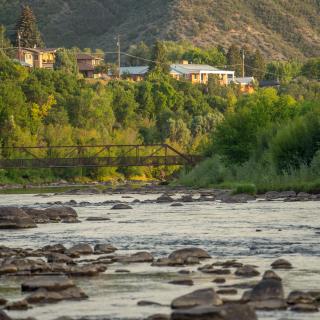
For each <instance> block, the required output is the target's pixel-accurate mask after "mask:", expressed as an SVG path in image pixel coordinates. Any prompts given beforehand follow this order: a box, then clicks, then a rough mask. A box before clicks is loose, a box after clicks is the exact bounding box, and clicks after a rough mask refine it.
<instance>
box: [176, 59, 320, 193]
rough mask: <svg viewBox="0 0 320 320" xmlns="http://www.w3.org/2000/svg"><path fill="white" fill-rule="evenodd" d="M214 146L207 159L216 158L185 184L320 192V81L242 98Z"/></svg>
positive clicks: (219, 130)
mask: <svg viewBox="0 0 320 320" xmlns="http://www.w3.org/2000/svg"><path fill="white" fill-rule="evenodd" d="M312 63H313V62H312ZM309 64H310V63H309V62H308V63H307V64H306V65H304V66H303V68H302V70H304V69H305V68H307V66H309ZM311 78H312V77H311ZM210 141H211V142H210V144H209V145H208V147H207V150H206V154H207V155H209V156H210V157H211V159H210V160H207V161H206V162H205V163H203V164H201V165H200V166H199V167H197V168H195V169H194V170H193V171H192V172H190V173H188V174H185V175H183V177H182V178H181V182H182V183H184V184H187V185H201V186H208V185H216V186H217V185H220V186H221V185H222V186H227V187H235V188H238V187H239V183H240V184H244V185H245V186H248V185H251V186H252V185H255V186H256V187H257V189H258V191H266V190H270V189H280V190H282V189H289V188H292V189H296V190H297V191H318V190H319V186H320V181H319V178H318V177H319V173H320V171H319V168H320V167H319V154H320V83H319V81H317V80H313V79H310V80H308V79H306V78H303V77H300V78H297V79H295V80H293V81H289V82H288V83H286V84H283V85H282V86H281V87H280V89H279V90H276V89H270V88H268V89H262V90H258V91H257V92H256V93H254V94H252V95H249V96H242V97H241V98H240V99H239V100H238V102H237V103H236V105H235V107H234V111H233V112H229V113H227V114H226V115H225V118H224V120H223V121H222V122H220V123H219V124H218V126H217V127H216V129H215V130H214V133H213V134H212V136H211V139H210ZM240 189H241V188H240Z"/></svg>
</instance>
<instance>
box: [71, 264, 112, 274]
mask: <svg viewBox="0 0 320 320" xmlns="http://www.w3.org/2000/svg"><path fill="white" fill-rule="evenodd" d="M106 270H107V267H106V266H103V265H99V264H97V265H82V266H74V267H71V268H70V270H69V271H68V274H69V275H70V276H73V277H94V276H96V275H98V274H99V273H101V272H104V271H106Z"/></svg>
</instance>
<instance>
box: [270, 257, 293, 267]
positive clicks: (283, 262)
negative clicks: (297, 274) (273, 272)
mask: <svg viewBox="0 0 320 320" xmlns="http://www.w3.org/2000/svg"><path fill="white" fill-rule="evenodd" d="M271 267H272V269H292V264H291V263H290V262H289V261H287V260H285V259H278V260H276V261H274V262H273V263H272V264H271Z"/></svg>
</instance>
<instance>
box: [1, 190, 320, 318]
mask: <svg viewBox="0 0 320 320" xmlns="http://www.w3.org/2000/svg"><path fill="white" fill-rule="evenodd" d="M127 196H128V195H127ZM129 196H132V197H133V199H140V200H146V199H154V198H156V197H157V195H129ZM71 199H74V200H76V201H78V202H80V201H89V202H92V203H94V202H103V201H106V200H116V199H118V200H121V201H128V202H130V201H132V200H133V199H131V198H125V199H124V198H121V195H112V196H111V195H94V196H83V195H81V196H54V197H49V198H43V197H35V196H32V195H1V196H0V205H21V206H22V205H34V203H36V202H39V203H46V202H48V201H69V200H71ZM132 206H133V210H124V211H113V210H110V208H111V205H104V206H88V207H83V208H76V210H77V211H78V213H79V216H80V219H81V220H83V223H81V224H48V225H40V226H39V227H38V228H37V229H30V230H22V231H3V230H2V231H1V233H0V243H1V244H2V245H7V246H12V247H33V248H40V247H42V246H44V245H46V244H54V243H63V244H65V245H67V246H68V245H72V244H75V243H79V242H87V243H91V244H93V245H94V244H96V243H105V242H110V243H112V244H113V245H115V246H116V247H118V248H119V249H120V253H122V252H123V253H128V252H135V251H140V250H147V251H150V252H152V253H153V254H154V255H155V256H156V257H161V256H165V255H167V254H169V253H170V252H171V251H173V250H175V249H177V248H181V247H186V246H200V247H202V248H204V249H206V250H208V251H209V253H210V254H211V255H212V256H213V259H212V261H217V260H225V259H230V258H237V259H239V260H241V261H243V262H246V263H250V264H255V265H258V266H259V270H260V271H261V272H263V271H264V270H266V269H268V268H269V266H270V263H271V262H272V261H274V260H275V259H276V258H278V257H283V258H287V259H288V260H290V262H291V263H292V264H293V265H294V267H295V268H294V269H293V270H290V271H280V272H278V273H279V275H280V276H281V277H282V278H283V283H284V286H285V289H286V293H288V292H289V291H291V290H293V289H301V290H312V289H320V288H319V283H320V247H319V236H320V234H319V233H320V215H319V209H320V203H319V202H296V203H283V202H252V203H248V204H221V203H210V202H201V203H197V202H194V203H186V204H184V206H183V207H170V204H143V203H140V204H139V203H135V204H133V205H132ZM90 216H94V217H96V216H99V217H109V218H111V220H110V221H99V222H88V221H85V219H86V218H88V217H90ZM257 229H260V230H261V232H256V230H257ZM119 268H125V269H128V270H130V271H131V273H129V274H116V273H115V272H114V271H115V270H116V269H119ZM180 269H181V268H155V267H151V266H150V265H149V264H130V265H127V266H125V267H123V266H121V265H119V264H114V265H111V266H109V268H108V270H107V271H106V272H105V274H103V275H101V276H99V277H96V278H92V279H78V280H77V282H78V284H79V285H80V286H81V288H83V289H84V290H85V292H86V293H87V294H88V295H89V297H90V299H89V300H88V301H84V302H71V303H70V302H63V303H59V304H56V305H46V306H43V307H37V308H34V309H32V310H29V311H28V312H23V315H22V314H21V313H18V312H12V313H11V314H12V315H14V316H20V317H21V316H24V317H25V316H35V317H37V318H38V319H41V320H51V319H54V318H56V317H58V316H61V315H69V316H75V317H76V316H91V317H92V318H93V319H95V317H96V318H97V319H105V317H106V318H110V319H141V318H143V317H145V316H148V315H151V314H153V313H159V312H163V313H169V312H170V309H169V308H168V307H167V306H163V307H159V306H148V307H138V306H137V302H138V301H139V300H152V301H156V302H159V303H162V304H164V305H169V304H170V302H171V300H172V299H173V298H175V297H177V296H179V295H181V294H185V293H188V292H190V291H193V290H196V289H199V288H205V287H211V286H213V284H212V282H211V281H212V279H213V278H214V276H212V275H211V276H210V275H204V274H201V273H199V272H196V273H194V274H191V275H190V276H187V277H191V278H192V279H193V280H194V282H195V285H194V286H193V287H183V286H174V285H171V284H168V282H169V281H170V280H172V279H177V278H186V276H185V275H184V276H182V275H177V271H178V270H180ZM186 269H189V270H194V271H196V269H197V267H196V266H195V267H188V268H186ZM242 281H243V280H242ZM237 282H241V280H239V279H235V278H233V276H229V277H228V280H227V284H233V283H237ZM20 283H21V278H19V279H11V280H8V279H6V280H4V279H1V280H0V296H1V295H6V296H10V297H11V298H21V297H20V291H19V290H18V288H19V285H20ZM8 288H10V290H8ZM4 290H5V291H6V293H4V292H3V291H4ZM242 292H243V291H239V296H240V295H241V294H242ZM232 298H233V297H232ZM235 298H236V297H235ZM102 316H104V317H102ZM99 317H100V318H99ZM319 317H320V316H319V314H317V313H316V314H307V315H306V314H293V313H290V312H272V313H270V312H266V313H260V314H259V319H263V320H267V319H268V320H269V319H270V320H271V319H272V320H274V319H283V320H284V319H299V320H308V319H319Z"/></svg>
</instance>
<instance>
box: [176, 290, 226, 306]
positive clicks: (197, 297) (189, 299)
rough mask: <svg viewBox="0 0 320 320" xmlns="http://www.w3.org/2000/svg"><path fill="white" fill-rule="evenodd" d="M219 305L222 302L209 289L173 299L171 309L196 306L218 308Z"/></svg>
mask: <svg viewBox="0 0 320 320" xmlns="http://www.w3.org/2000/svg"><path fill="white" fill-rule="evenodd" d="M221 304H222V300H221V299H220V298H219V296H218V295H217V293H216V292H215V291H214V290H213V289H211V288H209V289H201V290H196V291H193V292H191V293H189V294H186V295H183V296H181V297H178V298H176V299H174V300H173V301H172V302H171V308H172V309H186V308H194V307H197V306H218V305H221Z"/></svg>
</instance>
